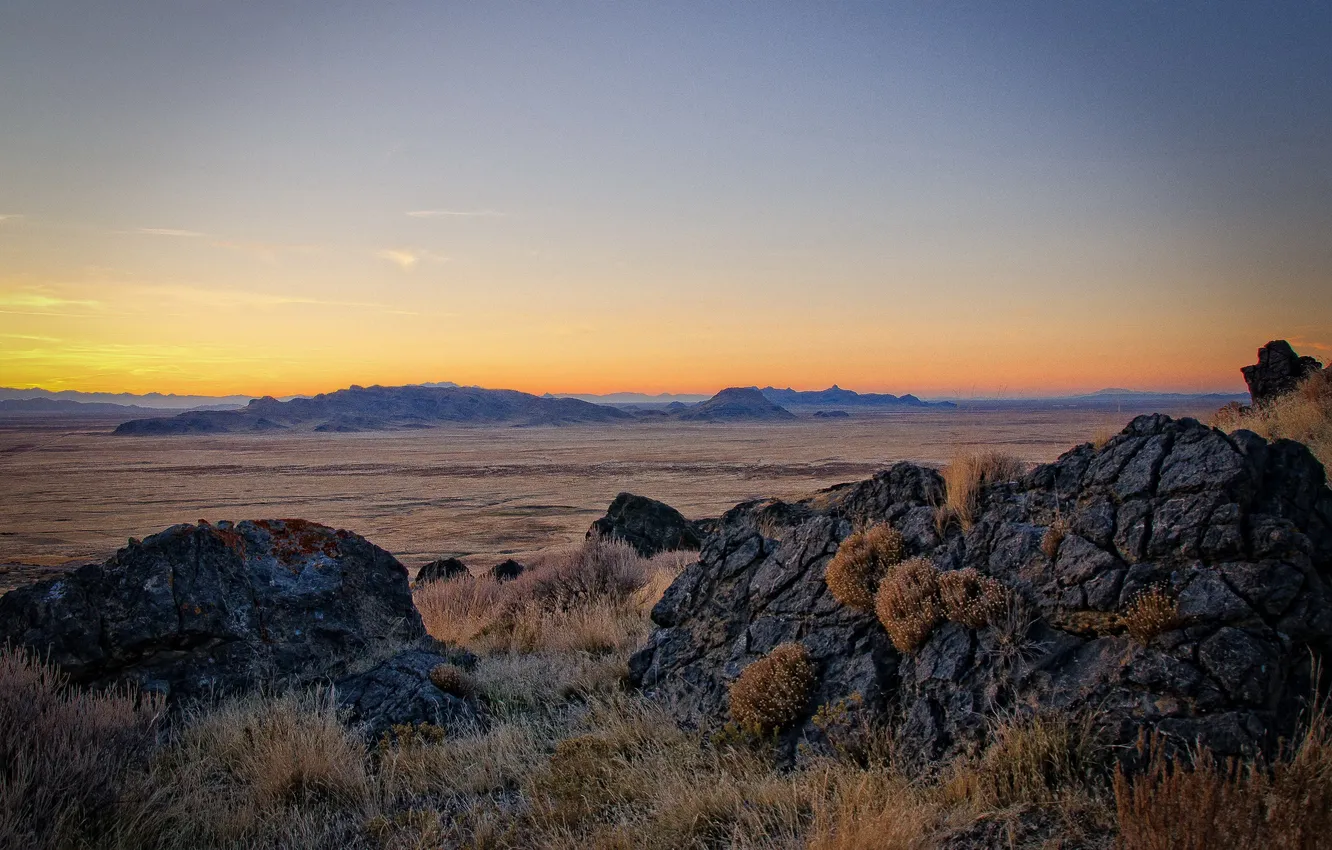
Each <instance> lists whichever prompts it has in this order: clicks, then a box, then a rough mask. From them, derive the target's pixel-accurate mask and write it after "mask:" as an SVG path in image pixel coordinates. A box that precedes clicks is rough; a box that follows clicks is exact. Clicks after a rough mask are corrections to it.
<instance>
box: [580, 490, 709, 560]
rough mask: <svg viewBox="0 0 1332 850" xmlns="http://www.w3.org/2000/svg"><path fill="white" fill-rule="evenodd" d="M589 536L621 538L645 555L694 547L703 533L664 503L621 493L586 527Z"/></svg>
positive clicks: (645, 556) (701, 540)
mask: <svg viewBox="0 0 1332 850" xmlns="http://www.w3.org/2000/svg"><path fill="white" fill-rule="evenodd" d="M587 536H588V537H598V536H599V537H606V538H609V539H612V540H623V541H625V542H626V543H628V544H629V545H631V546H633V547H634V549H635V550H637V552H638V554H640V555H642V556H643V557H644V558H651V557H652V556H653V555H656V554H657V553H658V552H669V551H671V550H674V549H697V548H698V547H699V546H701V545H702V542H703V538H704V537H705V536H706V534H705V533H704V532H703V531H702V530H701V529H700V528H699V527H698V526H697V525H696V524H695V523H692V522H690V521H689V520H687V519H685V518H684V515H683V514H681V513H680V512H679V511H677V510H676V509H675V508H673V507H671V506H670V505H668V504H666V503H665V502H658V501H657V500H656V499H649V498H648V497H646V496H636V495H634V494H633V493H621V494H620V495H618V496H616V497H615V501H613V502H611V503H610V507H609V508H607V509H606V515H605V516H604V517H602V518H601V519H599V520H597V521H596V522H594V523H592V527H591V528H589V529H588V530H587Z"/></svg>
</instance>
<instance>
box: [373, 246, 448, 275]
mask: <svg viewBox="0 0 1332 850" xmlns="http://www.w3.org/2000/svg"><path fill="white" fill-rule="evenodd" d="M375 256H376V257H378V258H379V259H381V260H388V261H389V262H390V263H393V264H394V265H396V266H397V267H398V268H400V269H402V270H403V271H405V272H409V271H411V270H412V269H414V268H416V267H417V266H418V265H419V264H420V263H421V261H422V260H425V261H427V262H431V263H447V262H448V261H449V258H448V257H446V256H445V255H443V254H436V253H435V252H433V251H425V250H422V249H420V248H384V249H383V250H380V251H376V252H375Z"/></svg>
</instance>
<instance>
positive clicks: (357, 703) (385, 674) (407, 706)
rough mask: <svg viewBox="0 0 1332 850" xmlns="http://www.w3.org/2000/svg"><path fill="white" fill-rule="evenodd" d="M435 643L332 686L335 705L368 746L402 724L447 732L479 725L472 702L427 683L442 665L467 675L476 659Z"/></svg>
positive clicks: (404, 652)
mask: <svg viewBox="0 0 1332 850" xmlns="http://www.w3.org/2000/svg"><path fill="white" fill-rule="evenodd" d="M433 643H434V642H433V641H431V640H430V639H429V638H427V639H425V640H423V641H420V642H419V645H417V646H412V647H409V648H406V649H404V650H402V651H400V652H398V653H397V654H395V655H393V656H392V657H390V658H387V659H385V660H384V661H381V662H380V663H378V664H376V665H375V666H374V667H372V668H370V669H369V670H366V671H364V672H361V673H355V674H352V675H348V676H344V677H343V678H341V679H339V680H338V681H337V682H336V683H334V688H335V691H336V693H337V697H338V703H339V704H340V705H341V706H342V708H344V709H346V710H347V712H348V720H349V721H350V722H351V723H352V724H353V725H354V726H356V727H358V728H360V729H361V730H362V731H363V732H364V734H365V736H366V739H367V740H368V741H370V742H374V741H375V740H377V739H378V738H379V737H380V736H381V735H383V734H384V733H385V732H388V731H389V730H390V729H392V727H394V726H398V725H402V724H406V725H412V726H415V725H418V724H421V723H430V724H433V725H435V726H441V727H444V728H446V729H447V728H451V727H452V728H456V727H459V726H464V727H466V726H473V725H476V724H477V723H478V722H480V717H479V715H478V713H477V707H476V704H475V703H474V702H473V701H471V700H466V699H462V698H460V697H457V696H455V695H453V694H448V693H445V692H444V691H441V690H440V689H439V688H438V687H436V686H435V684H434V682H432V681H431V679H430V671H432V670H434V669H435V668H436V667H438V666H439V665H441V664H452V665H455V666H458V667H462V668H463V669H471V668H472V667H474V666H475V665H476V657H475V656H474V655H472V654H471V653H469V652H466V651H458V650H449V649H448V648H446V647H443V646H440V645H432V644H433Z"/></svg>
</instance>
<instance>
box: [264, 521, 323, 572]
mask: <svg viewBox="0 0 1332 850" xmlns="http://www.w3.org/2000/svg"><path fill="white" fill-rule="evenodd" d="M255 525H257V526H258V527H259V528H262V529H263V530H264V531H267V532H268V534H269V536H270V537H271V539H272V544H273V554H274V556H275V557H276V558H277V559H278V561H279V562H280V563H282V564H285V565H288V566H291V565H292V564H295V563H296V562H298V561H303V560H305V559H306V558H308V557H310V556H311V555H324V556H326V557H329V558H336V557H337V555H338V538H337V536H336V535H334V534H331V533H330V531H331V529H329V528H327V527H325V526H322V525H319V524H317V523H313V522H310V521H309V520H304V519H279V520H259V521H257V522H256V523H255Z"/></svg>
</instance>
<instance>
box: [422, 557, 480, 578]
mask: <svg viewBox="0 0 1332 850" xmlns="http://www.w3.org/2000/svg"><path fill="white" fill-rule="evenodd" d="M467 574H468V572H467V565H466V564H464V563H463V562H462V561H460V560H458V559H457V558H440V559H439V560H437V561H431V562H430V563H428V564H426V565H425V566H424V567H422V568H421V569H419V570H417V572H416V583H417V584H428V583H429V582H432V581H448V580H450V579H453V578H457V577H458V576H465V575H467Z"/></svg>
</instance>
